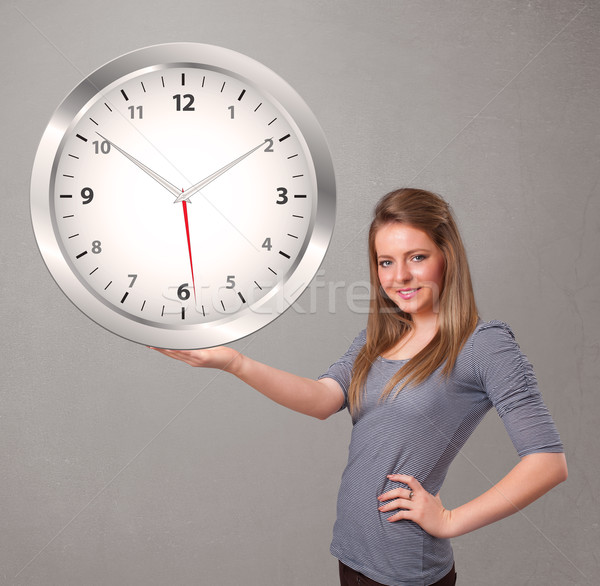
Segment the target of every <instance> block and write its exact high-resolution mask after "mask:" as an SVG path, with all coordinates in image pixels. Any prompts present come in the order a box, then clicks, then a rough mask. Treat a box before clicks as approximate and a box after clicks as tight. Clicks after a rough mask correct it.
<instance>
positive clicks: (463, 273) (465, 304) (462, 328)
mask: <svg viewBox="0 0 600 586" xmlns="http://www.w3.org/2000/svg"><path fill="white" fill-rule="evenodd" d="M394 223H397V224H404V225H407V226H411V227H413V228H417V229H419V230H422V231H423V232H425V233H426V234H427V235H428V236H429V237H430V238H431V240H433V242H434V243H435V245H436V246H437V247H438V248H439V249H440V251H441V252H442V254H443V257H444V261H445V268H444V275H443V280H442V287H441V292H440V295H439V304H438V310H439V314H438V330H437V332H436V334H435V335H434V337H433V339H432V340H431V342H429V344H428V345H427V346H426V347H425V348H423V349H422V350H421V351H420V352H419V353H417V355H416V356H414V357H413V358H411V359H410V360H409V361H408V362H406V363H405V364H404V365H403V366H402V367H401V368H400V370H399V371H398V372H397V373H396V374H395V376H394V377H393V378H392V379H391V380H390V382H389V384H388V385H387V387H386V388H385V389H384V390H383V392H382V394H381V400H382V401H383V400H385V399H386V398H387V397H388V396H389V395H390V393H391V392H392V390H393V389H394V388H395V387H397V390H396V393H395V395H394V396H396V395H397V394H398V393H399V392H400V391H401V390H402V389H403V388H404V387H405V386H407V385H409V384H415V385H417V384H419V383H422V382H423V381H425V380H426V379H427V378H428V377H429V376H430V375H431V374H433V372H434V371H435V370H436V369H437V368H439V367H440V366H441V365H442V364H444V368H443V370H442V373H443V374H444V375H446V376H447V375H449V374H450V372H451V371H452V369H453V368H454V363H455V362H456V358H457V356H458V354H459V352H460V351H461V349H462V347H463V346H464V344H465V342H466V340H467V338H468V337H469V335H470V334H471V333H472V332H473V330H474V329H475V327H476V326H477V321H478V319H479V318H478V314H477V306H476V304H475V296H474V294H473V285H472V282H471V274H470V272H469V265H468V263H467V255H466V252H465V248H464V245H463V242H462V239H461V237H460V234H459V231H458V228H457V226H456V222H455V220H454V216H453V215H452V212H451V211H450V208H449V206H448V204H447V203H446V202H445V201H444V200H443V199H442V198H441V197H440V196H439V195H437V194H435V193H431V192H429V191H425V190H422V189H411V188H403V189H398V190H396V191H392V192H390V193H388V194H387V195H385V196H384V197H383V198H382V199H381V200H380V201H379V203H378V204H377V206H376V208H375V215H374V218H373V221H372V222H371V228H370V230H369V271H370V279H371V304H370V312H369V319H368V323H367V341H366V344H365V345H364V346H363V348H362V349H361V350H360V352H359V353H358V356H357V358H356V360H355V362H354V368H353V371H352V380H351V383H350V388H349V392H348V402H349V406H350V411H351V413H352V414H353V415H356V414H357V413H358V412H359V411H360V405H361V399H362V395H363V392H364V387H365V383H366V380H367V376H368V374H369V370H370V368H371V365H372V364H373V363H374V361H375V360H376V359H377V357H378V356H381V355H382V354H384V353H385V352H386V351H388V350H390V349H391V348H393V347H394V346H395V345H396V344H397V343H398V342H399V341H400V339H402V338H403V337H404V336H405V335H407V334H408V333H409V332H410V331H411V330H412V329H413V328H414V323H413V321H412V317H411V315H410V314H408V313H405V312H404V311H402V310H401V309H400V308H399V307H398V306H397V305H396V304H395V303H394V302H393V301H392V300H391V299H390V298H389V297H388V296H387V295H386V294H385V292H384V291H383V288H382V287H381V284H380V282H379V276H378V273H377V266H378V265H377V250H376V249H375V236H376V234H377V232H378V230H379V229H380V228H381V227H382V226H385V225H388V224H394Z"/></svg>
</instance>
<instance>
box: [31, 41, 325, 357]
mask: <svg viewBox="0 0 600 586" xmlns="http://www.w3.org/2000/svg"><path fill="white" fill-rule="evenodd" d="M334 191H335V187H334V179H333V170H332V166H331V159H330V157H329V153H328V150H327V147H326V146H325V142H324V139H323V137H322V133H321V131H320V129H319V127H318V124H317V123H316V121H315V120H314V117H313V116H312V114H311V113H310V111H309V110H308V108H307V107H306V106H305V105H304V103H303V102H302V101H301V100H300V98H299V97H298V96H297V94H295V92H293V90H291V88H289V86H287V84H285V83H284V82H283V81H282V80H281V79H280V78H278V77H277V76H275V74H273V73H272V72H271V71H270V70H268V69H267V68H265V67H263V66H261V65H260V64H258V63H256V62H255V61H252V60H250V59H248V58H247V57H244V56H242V55H239V54H237V53H233V52H231V51H228V50H225V49H220V48H218V47H210V46H206V45H194V44H176V45H164V46H157V47H150V48H147V49H143V50H140V51H137V52H134V53H132V54H129V55H126V56H124V57H122V58H120V59H117V60H116V61H114V62H111V63H109V64H108V65H106V66H104V67H103V68H101V69H100V70H98V71H97V72H96V73H95V74H92V76H90V77H89V78H88V79H87V80H85V81H84V83H82V84H81V85H80V86H78V88H76V89H75V90H74V91H73V92H72V94H70V96H68V97H67V99H66V100H65V102H63V105H62V106H61V107H60V108H59V110H58V111H57V113H56V114H55V116H54V117H53V119H52V121H51V123H50V125H49V127H48V130H47V132H46V134H45V135H44V138H43V139H42V143H41V145H40V149H39V151H38V155H37V157H36V163H35V166H34V173H33V178H32V217H33V221H34V228H35V232H36V237H37V239H38V243H39V245H40V250H41V252H42V255H43V256H44V258H45V260H46V263H47V264H48V267H49V269H50V271H51V272H52V274H53V276H54V277H55V279H56V280H57V282H58V284H59V285H60V286H61V288H62V289H63V290H64V291H65V293H66V294H67V295H68V296H69V297H70V298H71V300H72V301H73V302H74V303H75V304H76V305H77V306H78V307H80V308H81V309H82V310H83V311H84V312H85V313H86V314H87V315H89V316H90V317H91V318H92V319H94V320H95V321H97V322H98V323H100V324H101V325H103V326H105V327H107V328H108V329H110V330H112V331H114V332H115V333H117V334H119V335H122V336H124V337H127V338H129V339H132V340H134V341H137V342H140V343H144V344H148V345H153V346H162V347H171V348H192V347H206V346H212V345H216V344H222V343H228V342H230V341H232V340H235V339H237V338H240V337H242V336H245V335H248V334H249V333H251V332H253V331H255V330H256V329H258V328H260V327H262V326H264V325H266V324H267V323H269V322H270V321H271V320H272V319H274V318H275V317H277V316H278V315H279V314H280V313H282V312H283V311H284V310H285V309H287V307H289V306H290V305H291V303H293V301H294V300H295V299H296V298H297V297H298V296H299V295H300V293H301V292H302V291H303V290H304V288H305V287H306V286H307V285H308V283H309V282H310V280H311V278H312V277H313V276H314V274H315V272H316V270H317V269H318V266H319V264H320V262H321V260H322V258H323V255H324V253H325V250H326V248H327V244H328V242H329V239H330V236H331V231H332V228H333V215H334V197H335V195H334Z"/></svg>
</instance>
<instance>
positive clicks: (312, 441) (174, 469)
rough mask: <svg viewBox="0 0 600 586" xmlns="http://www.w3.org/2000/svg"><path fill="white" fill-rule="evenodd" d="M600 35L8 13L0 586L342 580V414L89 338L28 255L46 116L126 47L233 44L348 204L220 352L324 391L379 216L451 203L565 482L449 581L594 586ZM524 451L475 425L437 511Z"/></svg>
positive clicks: (493, 7)
mask: <svg viewBox="0 0 600 586" xmlns="http://www.w3.org/2000/svg"><path fill="white" fill-rule="evenodd" d="M599 30H600V10H599V5H598V2H597V1H595V0H594V1H592V0H590V1H588V2H587V4H586V3H584V2H582V1H580V0H549V1H530V2H525V1H523V0H500V1H499V0H459V1H454V2H441V1H430V0H425V1H423V0H418V1H417V0H414V1H408V0H398V1H383V0H370V1H367V0H356V1H353V2H340V1H335V0H329V1H327V2H325V1H322V0H308V1H300V0H296V1H293V2H291V1H289V0H283V1H282V0H277V1H276V0H262V1H258V2H257V1H255V2H251V1H248V0H203V1H202V0H201V1H198V0H187V1H184V2H167V1H161V2H158V1H156V0H153V1H142V0H135V1H124V0H119V1H117V0H103V1H102V2H99V1H98V2H90V1H76V0H61V1H59V0H54V1H52V2H47V1H43V0H20V1H17V2H10V1H8V0H3V1H2V5H1V7H0V47H1V49H2V52H1V54H0V74H1V75H0V104H1V105H2V112H1V114H0V115H1V128H2V140H1V141H0V160H1V165H0V190H1V195H0V197H1V201H2V214H1V220H0V221H1V222H2V225H1V232H0V237H1V239H2V240H1V254H2V271H1V285H2V304H1V323H2V330H3V335H2V342H1V343H0V345H1V351H2V379H1V380H2V388H1V398H0V446H1V448H0V471H1V479H0V523H1V527H2V530H1V531H0V582H2V583H6V584H23V585H44V586H48V585H67V586H70V585H81V584H85V585H96V584H98V585H104V584H108V585H131V584H135V585H138V584H140V585H141V584H144V585H162V584H176V585H184V584H217V585H223V586H229V585H234V584H241V583H243V584H248V585H259V584H260V585H261V586H266V585H269V586H271V585H272V586H281V585H285V586H288V585H290V586H293V585H301V584H302V585H304V584H311V585H319V586H320V585H323V586H328V585H330V584H331V585H333V584H335V583H336V564H335V560H334V559H333V558H332V557H331V556H330V554H329V552H328V546H329V541H330V536H331V528H332V524H333V521H334V513H335V499H336V492H337V486H338V482H339V477H340V474H341V471H342V469H343V466H344V463H345V458H346V448H347V442H348V438H349V433H350V424H349V418H348V417H347V415H346V414H339V415H337V416H335V417H333V418H332V419H330V420H329V421H327V422H324V423H323V422H318V421H313V420H310V419H308V418H306V417H303V416H301V415H298V414H295V413H291V412H288V411H286V410H285V409H283V408H280V407H278V406H276V405H273V404H270V403H269V402H268V401H267V400H265V399H263V398H262V397H261V396H259V395H258V394H257V393H255V392H253V391H252V390H251V389H248V388H245V387H244V386H243V385H242V384H240V383H238V382H237V381H236V380H235V379H233V378H232V377H229V376H228V375H224V374H220V373H217V372H214V371H202V372H201V371H198V370H194V369H191V368H188V367H185V366H184V365H182V364H180V363H176V362H174V361H169V360H168V359H166V358H164V357H162V356H160V355H158V354H155V353H153V352H151V351H150V350H147V349H146V348H144V347H141V346H138V345H136V344H133V343H131V342H127V341H125V340H122V339H120V338H118V337H116V336H114V335H112V334H110V333H108V332H106V331H104V330H103V329H102V328H100V327H98V326H97V325H95V324H94V323H92V322H91V321H90V320H89V319H87V318H86V317H85V316H84V315H82V314H81V313H80V312H79V311H78V310H77V309H75V307H74V306H72V305H71V303H70V302H69V301H68V300H67V299H66V298H65V297H64V296H63V294H62V293H61V292H60V290H59V289H58V287H57V286H56V285H55V283H54V281H53V280H52V278H51V277H50V275H49V273H48V271H47V270H46V268H45V266H44V264H43V262H42V260H41V257H40V256H39V253H38V251H37V248H36V245H35V242H34V239H33V234H32V231H31V226H30V219H29V200H28V198H29V178H30V172H31V166H32V162H33V157H34V154H35V150H36V148H37V144H38V141H39V139H40V137H41V134H42V132H43V130H44V128H45V126H46V124H47V122H48V120H49V118H50V116H51V114H52V112H53V110H54V109H55V107H56V106H57V105H58V103H59V102H60V101H61V100H62V98H63V97H64V96H65V95H66V94H67V93H68V92H69V91H70V90H71V89H72V87H74V86H75V85H76V84H77V83H78V82H79V81H80V80H81V79H82V77H84V76H85V75H87V74H88V73H90V72H91V71H92V70H94V69H95V68H97V67H99V66H100V65H102V64H103V63H105V62H106V61H108V60H111V59H113V58H115V57H116V56H118V55H119V54H121V53H124V52H127V51H130V50H133V49H136V48H138V47H142V46H146V45H151V44H156V43H161V42H172V41H197V42H204V43H213V44H217V45H222V46H226V47H229V48H231V49H234V50H238V51H241V52H243V53H246V54H248V55H249V56H251V57H253V58H255V59H257V60H259V61H261V62H263V63H265V64H266V65H267V66H269V67H271V68H272V69H273V70H275V71H276V72H278V73H279V74H280V75H281V76H282V77H284V78H285V79H287V80H288V81H289V82H290V83H291V84H292V85H293V86H294V87H295V88H296V89H297V90H298V91H299V92H300V94H301V95H302V96H303V97H304V98H305V100H306V101H307V102H308V103H309V105H310V106H311V107H312V109H313V110H314V112H315V114H316V115H317V117H318V118H319V120H320V122H321V124H322V126H323V128H324V130H325V132H326V135H327V137H328V140H329V143H330V147H331V150H332V153H333V157H334V162H335V167H336V174H337V180H338V186H339V191H338V202H339V204H338V216H337V225H336V231H335V235H334V238H333V242H332V244H331V247H330V250H329V252H328V255H327V257H326V260H325V262H324V264H323V267H322V270H321V273H320V276H319V277H318V278H317V279H316V281H315V282H314V283H313V286H312V288H311V289H310V290H308V291H307V292H306V293H305V294H304V295H303V296H302V297H301V298H300V300H299V301H298V303H297V304H296V306H295V308H294V309H292V310H290V311H288V312H287V313H286V314H285V315H284V316H282V317H281V318H279V319H278V320H276V321H275V322H274V323H273V324H272V325H270V326H268V327H267V328H265V329H264V330H262V331H260V332H259V333H258V334H255V335H253V336H251V337H249V338H247V339H245V340H242V341H240V342H238V343H236V344H235V346H236V347H237V348H239V349H241V350H243V351H244V352H246V353H247V354H249V355H250V356H252V357H254V358H256V359H259V360H264V361H267V362H269V363H270V364H272V365H274V366H278V367H281V368H284V369H289V370H292V371H294V372H296V373H301V374H304V375H307V376H317V375H318V374H319V373H320V372H322V371H323V370H324V369H325V368H326V367H327V366H328V365H329V363H330V362H332V361H333V360H335V359H336V358H337V357H338V356H339V355H340V354H341V353H343V352H344V351H345V349H346V347H347V346H348V344H349V342H350V341H351V339H352V338H353V337H354V335H355V334H356V332H357V331H358V330H359V329H361V328H362V327H363V326H364V324H365V321H366V316H365V314H364V311H361V307H364V303H362V304H361V303H356V304H353V303H348V299H347V292H348V291H349V290H350V291H351V289H350V287H351V286H352V284H353V283H356V282H360V281H364V280H365V279H367V264H366V252H365V248H366V245H365V228H366V226H367V224H368V221H369V217H370V214H371V210H372V207H373V204H374V202H375V201H376V200H377V199H378V198H379V196H380V195H382V194H383V193H385V192H386V191H388V190H389V189H392V188H394V187H396V186H400V185H417V186H423V187H425V188H429V189H433V190H435V191H438V192H440V193H442V194H443V195H444V196H445V197H446V198H447V199H448V200H449V201H450V202H451V203H452V205H453V207H454V209H455V211H456V213H457V215H458V217H459V221H460V225H461V227H462V230H463V235H464V238H465V240H466V242H467V245H468V251H469V255H470V261H471V265H472V270H473V274H474V280H475V284H476V291H477V295H478V301H479V305H480V310H481V313H482V316H483V317H484V318H485V319H492V318H499V319H503V320H505V321H507V322H509V323H510V324H511V325H512V326H513V328H514V330H515V332H516V334H517V337H518V340H519V342H520V344H521V347H522V348H523V350H524V351H525V353H526V354H527V355H528V356H529V358H530V360H531V361H532V362H533V364H534V366H535V368H536V371H537V374H538V378H539V380H540V385H541V388H542V390H543V394H544V397H545V399H546V401H547V403H548V406H549V407H550V409H551V411H552V413H553V415H554V417H555V420H556V422H557V425H558V427H559V430H560V432H561V435H562V438H563V440H564V442H565V444H566V448H567V455H568V461H569V465H570V478H569V481H568V482H567V483H566V484H563V485H561V486H560V487H558V488H557V489H556V490H554V491H553V492H552V493H551V494H550V495H548V496H547V497H546V498H544V499H543V500H542V501H540V502H538V503H535V504H534V505H532V506H531V507H529V508H528V509H526V510H525V511H524V512H523V514H517V515H515V516H513V517H511V518H510V519H507V520H505V521H502V522H501V523H498V524H496V525H493V526H491V527H487V528H484V529H482V530H479V531H477V532H475V533H472V534H470V535H466V536H464V537H461V538H459V539H456V540H455V541H454V547H455V553H456V559H457V566H458V569H459V583H460V584H462V585H481V584H517V585H521V584H527V585H530V586H533V585H545V586H546V585H549V584H550V585H564V584H592V583H595V579H593V578H592V576H593V575H594V573H597V572H598V551H599V550H600V539H599V531H600V529H599V525H598V523H599V510H600V507H599V502H598V501H599V499H598V487H599V486H600V478H599V468H598V455H597V454H598V449H599V448H600V441H599V440H598V433H597V430H598V424H599V417H598V415H599V398H598V382H599V374H600V373H599V368H598V358H599V353H600V345H599V338H598V332H599V329H600V311H599V307H598V301H599V299H600V297H599V292H600V287H599V285H600V283H599V281H600V270H599V260H598V258H599V254H598V253H599V250H600V248H599V244H600V242H599V240H600V227H599V223H600V188H599V184H598V180H599V171H600V166H599V165H598V162H599V159H600V118H599V108H598V106H599V103H598V96H599V95H600V70H599V63H600V42H599V40H598V31H599ZM357 292H360V291H357ZM361 293H362V294H364V291H362V292H361ZM515 460H516V456H515V453H514V450H513V448H512V446H511V445H510V442H509V440H508V439H507V436H506V433H505V432H504V430H503V427H502V425H501V423H500V421H499V418H498V417H497V416H496V414H495V413H491V414H490V415H489V416H488V417H487V418H486V419H485V421H484V422H483V424H482V425H481V427H480V428H479V429H478V431H477V432H476V434H475V436H474V437H473V438H472V439H471V441H470V442H469V443H468V444H467V447H466V448H465V450H464V452H463V453H462V454H461V456H459V457H458V458H457V460H456V462H455V464H454V466H453V468H452V470H451V473H450V475H449V477H448V480H447V482H446V485H445V487H444V490H443V493H442V496H443V498H444V501H445V504H446V505H447V506H456V505H458V504H460V503H462V502H464V501H465V500H467V499H468V498H471V497H473V496H475V495H477V494H479V493H480V492H482V491H483V490H485V489H486V488H487V487H488V486H489V485H490V483H491V482H493V481H495V480H497V479H499V478H500V477H501V476H502V475H503V474H504V473H505V472H506V471H507V470H508V469H509V468H510V466H512V465H513V464H514V463H515ZM595 578H596V579H597V576H596V577H595Z"/></svg>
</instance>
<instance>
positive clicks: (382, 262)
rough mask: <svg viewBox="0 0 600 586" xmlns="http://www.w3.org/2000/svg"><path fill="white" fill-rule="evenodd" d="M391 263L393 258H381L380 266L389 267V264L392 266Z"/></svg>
mask: <svg viewBox="0 0 600 586" xmlns="http://www.w3.org/2000/svg"><path fill="white" fill-rule="evenodd" d="M391 264H392V261H391V260H380V261H379V266H380V267H382V268H386V267H389V266H391Z"/></svg>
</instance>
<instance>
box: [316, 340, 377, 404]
mask: <svg viewBox="0 0 600 586" xmlns="http://www.w3.org/2000/svg"><path fill="white" fill-rule="evenodd" d="M366 341H367V331H366V330H363V331H362V332H360V334H358V336H356V338H354V341H353V342H352V344H351V345H350V348H348V351H347V352H346V353H345V354H344V355H343V356H342V357H341V358H340V359H339V360H337V361H336V362H334V363H333V364H332V365H331V366H330V367H329V369H328V370H327V372H325V373H324V374H322V375H321V376H320V377H319V380H320V379H322V378H331V379H333V380H334V381H336V382H337V383H338V384H339V385H340V387H342V391H344V404H343V405H342V407H341V408H340V411H341V410H342V409H344V408H346V407H347V406H348V389H349V388H350V380H351V379H352V368H353V367H354V361H355V360H356V357H357V356H358V353H359V352H360V349H361V348H362V347H363V346H364V345H365V343H366Z"/></svg>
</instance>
